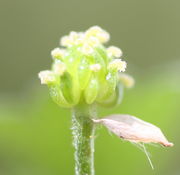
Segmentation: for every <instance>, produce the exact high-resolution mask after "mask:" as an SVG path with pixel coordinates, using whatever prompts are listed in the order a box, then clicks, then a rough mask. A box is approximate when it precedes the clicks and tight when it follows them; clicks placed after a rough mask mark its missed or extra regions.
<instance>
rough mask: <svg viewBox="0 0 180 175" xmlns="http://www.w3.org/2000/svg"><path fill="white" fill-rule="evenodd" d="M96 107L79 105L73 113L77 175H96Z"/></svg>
mask: <svg viewBox="0 0 180 175" xmlns="http://www.w3.org/2000/svg"><path fill="white" fill-rule="evenodd" d="M94 108H95V106H93V105H87V104H79V105H77V106H76V107H74V108H73V111H72V134H73V145H74V148H75V154H74V155H75V175H94V132H95V128H94V124H93V122H92V120H91V119H92V118H96V110H95V109H94Z"/></svg>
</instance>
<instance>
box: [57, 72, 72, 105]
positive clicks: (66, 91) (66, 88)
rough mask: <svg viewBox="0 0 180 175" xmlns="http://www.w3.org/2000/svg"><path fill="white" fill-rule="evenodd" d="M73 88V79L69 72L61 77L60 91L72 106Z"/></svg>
mask: <svg viewBox="0 0 180 175" xmlns="http://www.w3.org/2000/svg"><path fill="white" fill-rule="evenodd" d="M72 87H73V82H72V77H71V75H70V74H69V73H68V72H65V73H64V74H63V75H62V76H61V77H60V89H61V91H62V93H63V96H64V97H65V99H66V101H67V102H68V103H70V104H73V96H72Z"/></svg>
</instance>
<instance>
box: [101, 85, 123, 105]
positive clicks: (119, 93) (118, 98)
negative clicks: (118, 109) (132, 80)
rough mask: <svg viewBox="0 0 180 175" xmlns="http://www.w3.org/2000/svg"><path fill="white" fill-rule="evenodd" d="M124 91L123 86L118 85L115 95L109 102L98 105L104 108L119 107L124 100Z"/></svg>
mask: <svg viewBox="0 0 180 175" xmlns="http://www.w3.org/2000/svg"><path fill="white" fill-rule="evenodd" d="M123 91H124V86H123V84H121V83H118V84H117V86H116V89H115V92H114V93H113V95H112V96H111V97H110V98H109V99H108V100H106V101H103V102H101V103H98V104H99V105H100V106H103V107H115V106H117V105H119V104H120V103H121V101H122V99H123Z"/></svg>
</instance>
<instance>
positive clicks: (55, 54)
mask: <svg viewBox="0 0 180 175" xmlns="http://www.w3.org/2000/svg"><path fill="white" fill-rule="evenodd" d="M65 53H66V50H65V49H60V48H55V49H53V50H52V51H51V56H52V57H53V58H56V59H61V58H62V57H64V56H65Z"/></svg>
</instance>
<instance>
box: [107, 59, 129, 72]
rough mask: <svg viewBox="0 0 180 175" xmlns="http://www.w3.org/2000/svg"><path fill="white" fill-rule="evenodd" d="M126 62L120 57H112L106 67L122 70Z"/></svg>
mask: <svg viewBox="0 0 180 175" xmlns="http://www.w3.org/2000/svg"><path fill="white" fill-rule="evenodd" d="M126 65H127V64H126V62H125V61H122V60H121V59H114V60H113V61H111V62H110V63H109V65H108V69H113V70H118V71H120V72H124V71H125V70H126Z"/></svg>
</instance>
